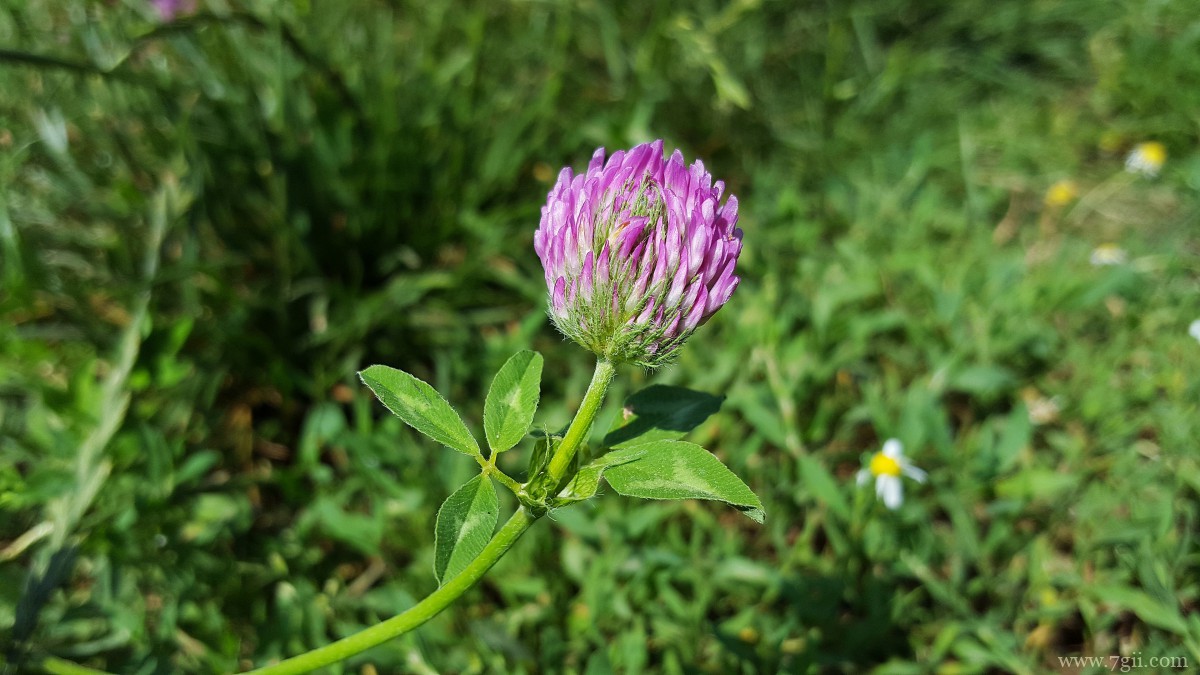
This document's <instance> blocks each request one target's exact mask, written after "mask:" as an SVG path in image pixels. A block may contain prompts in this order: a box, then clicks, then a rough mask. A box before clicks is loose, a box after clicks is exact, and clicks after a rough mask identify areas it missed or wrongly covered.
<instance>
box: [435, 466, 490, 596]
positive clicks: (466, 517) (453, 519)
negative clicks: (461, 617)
mask: <svg viewBox="0 0 1200 675" xmlns="http://www.w3.org/2000/svg"><path fill="white" fill-rule="evenodd" d="M499 516H500V503H499V502H498V501H497V500H496V488H495V487H494V486H493V485H492V479H491V478H488V477H486V476H484V475H483V474H480V475H478V476H475V477H474V478H472V479H471V480H469V481H467V482H466V483H465V484H464V485H463V486H462V487H460V488H458V489H457V490H455V491H454V494H452V495H450V496H449V497H447V498H446V501H444V502H442V507H441V508H440V509H438V514H437V525H436V527H435V528H434V544H433V549H434V558H433V576H434V577H436V578H437V581H438V585H439V586H440V585H442V583H443V582H444V581H445V580H447V579H453V578H454V577H455V575H457V574H458V573H459V572H461V571H462V569H463V568H464V567H466V566H467V565H468V564H470V562H471V561H472V560H474V559H475V558H476V557H477V556H478V555H479V553H480V551H482V550H483V548H484V547H485V546H487V543H488V539H489V538H491V536H492V531H493V530H495V529H496V520H497V519H498V518H499Z"/></svg>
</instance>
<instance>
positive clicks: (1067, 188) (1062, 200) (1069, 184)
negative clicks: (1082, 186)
mask: <svg viewBox="0 0 1200 675" xmlns="http://www.w3.org/2000/svg"><path fill="white" fill-rule="evenodd" d="M1078 196H1079V186H1078V185H1076V184H1075V181H1073V180H1068V179H1063V180H1060V181H1058V182H1057V183H1055V184H1054V185H1051V186H1050V189H1049V190H1046V206H1066V205H1067V204H1070V203H1071V202H1073V201H1075V198H1076V197H1078Z"/></svg>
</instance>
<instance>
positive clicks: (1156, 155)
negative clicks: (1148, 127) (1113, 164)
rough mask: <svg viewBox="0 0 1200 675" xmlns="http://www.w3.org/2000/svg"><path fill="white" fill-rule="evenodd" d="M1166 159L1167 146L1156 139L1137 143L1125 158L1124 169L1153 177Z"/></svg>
mask: <svg viewBox="0 0 1200 675" xmlns="http://www.w3.org/2000/svg"><path fill="white" fill-rule="evenodd" d="M1166 161H1167V146H1165V145H1163V144H1162V143H1159V142H1158V141H1148V142H1146V143H1138V144H1137V145H1135V146H1133V150H1132V151H1130V153H1129V156H1128V157H1126V158H1125V170H1126V171H1128V172H1129V173H1136V174H1138V175H1141V176H1145V177H1147V178H1154V177H1155V176H1157V175H1158V172H1159V171H1160V170H1161V169H1162V167H1163V164H1165V163H1166Z"/></svg>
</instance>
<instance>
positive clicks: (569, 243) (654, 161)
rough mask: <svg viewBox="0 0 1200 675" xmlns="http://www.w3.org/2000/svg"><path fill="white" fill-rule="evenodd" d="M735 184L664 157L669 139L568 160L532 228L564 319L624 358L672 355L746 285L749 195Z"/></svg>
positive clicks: (567, 326) (565, 328)
mask: <svg viewBox="0 0 1200 675" xmlns="http://www.w3.org/2000/svg"><path fill="white" fill-rule="evenodd" d="M724 191H725V184H724V183H723V182H722V181H716V182H715V183H714V182H713V180H712V176H711V175H710V174H709V173H708V172H707V171H705V170H704V164H703V163H702V162H700V161H699V160H697V161H696V163H695V164H692V165H691V166H690V167H689V166H687V165H686V164H684V161H683V155H682V154H681V153H680V152H679V151H678V150H676V151H675V152H674V153H673V154H672V155H671V157H670V159H664V158H663V142H662V141H661V140H658V141H654V142H653V143H645V144H642V145H639V146H637V147H635V148H633V149H632V150H629V151H628V152H626V151H624V150H618V151H616V152H614V153H613V154H612V156H610V157H609V158H608V161H607V162H606V161H605V160H604V148H600V149H598V150H596V153H595V154H594V155H592V161H591V162H590V163H589V164H588V168H587V172H586V173H582V174H575V173H573V172H572V171H571V169H570V167H568V168H564V169H563V170H562V172H561V173H560V174H559V175H558V182H557V183H556V184H555V186H554V188H553V189H552V190H551V191H550V196H549V199H548V200H547V201H546V205H545V206H544V207H542V222H541V225H540V226H539V227H538V229H537V232H536V233H535V234H534V237H533V246H534V249H535V250H536V251H537V254H538V257H539V258H541V260H542V267H543V268H545V270H546V287H547V289H549V291H550V318H551V319H552V320H553V321H554V325H555V326H557V327H558V329H559V330H560V331H562V332H563V334H564V335H566V336H567V337H570V338H571V339H572V340H575V341H576V342H578V343H579V344H581V345H583V346H584V347H586V348H588V349H589V350H591V351H592V352H593V353H595V354H596V355H597V356H600V357H602V358H605V359H608V360H609V361H612V362H614V363H633V364H637V365H640V366H644V367H647V368H655V367H657V366H660V365H663V364H664V363H666V362H667V361H669V360H670V359H671V358H672V357H673V356H675V354H676V352H678V350H679V348H680V347H681V346H682V345H683V343H684V341H685V340H687V338H688V337H689V336H690V335H691V334H692V332H693V331H695V330H696V328H698V327H699V326H701V325H702V324H704V322H705V321H708V319H709V317H711V316H712V315H713V314H715V313H716V311H717V310H718V309H720V308H721V306H722V305H724V304H725V302H726V301H728V300H729V296H730V295H732V294H733V290H734V289H735V288H737V285H738V281H739V279H738V277H737V276H735V275H734V273H733V272H734V267H735V266H736V264H737V259H738V254H740V253H741V251H742V231H741V230H740V229H738V227H737V219H738V202H737V197H734V196H733V195H729V198H728V199H727V200H726V201H725V203H724V204H722V203H721V195H722V194H723V193H724Z"/></svg>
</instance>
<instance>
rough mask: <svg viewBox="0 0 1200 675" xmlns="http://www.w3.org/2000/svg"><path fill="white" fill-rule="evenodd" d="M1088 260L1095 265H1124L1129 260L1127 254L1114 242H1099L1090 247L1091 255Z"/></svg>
mask: <svg viewBox="0 0 1200 675" xmlns="http://www.w3.org/2000/svg"><path fill="white" fill-rule="evenodd" d="M1088 260H1089V261H1090V262H1091V263H1092V265H1094V266H1096V267H1104V266H1108V265H1124V264H1125V262H1126V261H1128V260H1129V254H1128V253H1126V252H1125V249H1123V248H1121V247H1120V246H1117V245H1116V244H1100V245H1099V246H1097V247H1096V248H1094V249H1092V255H1091V257H1089V258H1088Z"/></svg>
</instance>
